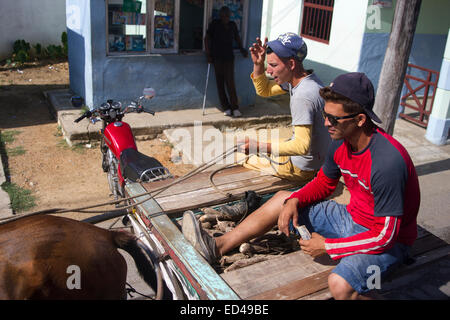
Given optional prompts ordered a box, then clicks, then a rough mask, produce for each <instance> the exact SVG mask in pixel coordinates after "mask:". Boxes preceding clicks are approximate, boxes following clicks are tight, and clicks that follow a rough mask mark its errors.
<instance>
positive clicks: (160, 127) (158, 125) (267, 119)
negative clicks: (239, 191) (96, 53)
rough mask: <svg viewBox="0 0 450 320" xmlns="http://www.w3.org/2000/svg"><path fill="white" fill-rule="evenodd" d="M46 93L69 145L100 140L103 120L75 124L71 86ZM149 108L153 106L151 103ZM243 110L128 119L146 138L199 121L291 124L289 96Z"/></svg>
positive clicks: (144, 115) (78, 112)
mask: <svg viewBox="0 0 450 320" xmlns="http://www.w3.org/2000/svg"><path fill="white" fill-rule="evenodd" d="M44 95H45V96H46V98H47V99H48V101H49V102H50V106H51V109H52V110H51V111H52V113H53V114H54V115H55V118H56V119H57V121H58V125H59V126H60V127H61V130H62V132H63V135H64V138H65V139H66V141H67V143H68V144H69V145H72V144H76V143H86V142H87V141H92V140H99V138H100V134H99V130H100V129H101V123H100V122H98V123H96V124H95V125H94V124H92V123H90V122H89V121H88V119H83V120H82V121H80V122H79V123H74V120H75V119H76V118H78V117H79V116H80V115H81V110H80V109H75V108H74V107H72V105H71V102H70V98H71V97H72V96H73V93H71V92H70V90H69V89H63V90H52V91H46V92H45V93H44ZM146 107H148V108H150V109H151V108H152V104H151V102H149V103H148V105H146ZM240 110H241V112H242V114H243V115H242V117H240V118H231V117H227V116H225V115H223V112H222V111H220V110H219V109H217V108H206V109H205V114H204V115H203V113H202V109H201V108H198V109H182V110H166V111H160V112H157V113H156V114H155V116H152V115H150V114H148V113H140V114H137V113H132V114H127V116H126V117H125V119H124V120H125V121H126V122H128V123H129V124H130V126H131V128H132V130H133V132H134V134H135V136H136V137H138V138H142V139H145V138H154V137H156V136H157V135H158V134H161V133H163V131H164V130H165V129H171V128H179V127H190V126H194V125H198V124H199V123H201V125H203V126H214V127H215V128H218V129H223V128H249V127H254V126H270V125H273V124H276V125H285V126H288V125H289V124H290V121H291V116H290V110H289V103H288V101H287V100H286V99H263V98H259V97H258V98H257V100H256V103H255V105H253V106H245V107H241V109H240Z"/></svg>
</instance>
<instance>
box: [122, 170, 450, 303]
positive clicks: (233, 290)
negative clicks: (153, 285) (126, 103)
mask: <svg viewBox="0 0 450 320" xmlns="http://www.w3.org/2000/svg"><path fill="white" fill-rule="evenodd" d="M171 182H172V179H168V180H164V181H158V182H153V183H143V184H139V183H133V184H128V185H127V186H126V188H125V189H126V192H127V194H128V196H136V195H140V194H142V193H145V192H147V191H151V190H154V189H157V188H159V187H161V186H163V185H167V184H169V183H171ZM214 184H215V185H216V186H217V188H218V189H220V190H221V191H222V192H219V191H217V190H216V189H215V188H213V187H212V185H211V183H210V176H209V173H200V174H198V175H196V176H193V177H191V178H189V179H187V180H185V181H183V182H181V183H179V184H176V185H174V186H171V187H170V188H169V189H167V190H166V191H164V192H163V193H161V194H159V195H157V196H156V198H152V199H151V200H149V201H146V202H144V203H143V204H141V205H138V206H137V210H136V213H135V216H136V221H138V222H139V223H140V225H141V226H145V230H144V228H141V230H140V231H139V232H140V233H141V236H143V237H144V236H148V235H149V234H150V235H151V237H152V238H153V239H154V240H155V242H158V246H159V247H160V252H161V253H162V254H163V255H164V257H165V258H166V259H165V260H166V261H169V260H170V261H171V267H170V269H171V270H172V272H173V273H174V274H175V277H173V278H177V279H178V283H180V284H181V286H182V287H183V288H184V292H185V294H184V297H180V298H188V299H218V300H234V299H250V300H264V299H270V300H274V299H287V300H293V299H328V298H331V294H330V292H329V290H328V284H327V278H328V275H329V274H330V272H331V271H332V269H333V268H334V266H335V264H336V263H335V262H334V261H332V260H331V259H330V258H329V257H328V256H327V255H325V256H322V257H319V258H316V259H314V258H312V257H311V256H309V255H306V254H304V253H303V252H302V251H301V250H299V251H294V252H291V253H288V254H285V255H280V256H276V257H275V258H272V259H269V260H267V261H263V262H259V263H256V264H253V265H250V266H247V267H245V268H242V269H237V270H233V271H230V272H227V273H221V274H218V273H217V272H216V271H215V270H214V269H213V268H212V267H211V266H210V265H209V264H208V263H207V262H206V261H205V260H204V258H203V257H202V256H201V255H200V254H199V253H198V252H197V251H196V250H195V249H194V248H193V247H192V246H191V245H190V243H189V242H188V241H187V240H186V239H185V238H184V237H183V235H182V233H181V231H180V228H179V226H178V223H177V219H180V217H181V215H182V214H183V212H184V211H185V210H197V209H198V208H201V207H206V206H214V205H219V204H223V203H227V202H230V201H234V200H238V199H240V198H242V196H243V194H244V192H245V191H248V190H254V191H256V192H257V193H258V194H261V195H262V194H267V195H270V194H273V193H275V192H276V191H279V190H286V189H295V188H298V187H299V186H298V185H295V184H294V183H293V182H291V181H288V180H284V179H280V178H278V177H275V176H272V175H267V174H261V173H260V172H257V171H253V170H248V169H245V168H243V167H232V168H229V169H224V170H223V171H221V172H219V173H217V174H216V175H215V176H214ZM338 189H339V190H340V191H339V192H341V193H342V190H343V188H338ZM225 193H231V194H232V196H231V197H227V196H226V195H225ZM335 196H336V195H335ZM146 197H148V196H142V197H138V198H136V199H135V201H136V202H139V201H141V200H143V199H145V198H146ZM449 252H450V250H449V246H448V245H447V243H446V242H444V241H442V240H441V239H439V238H437V237H435V236H434V235H432V234H430V233H428V232H427V231H425V230H424V229H420V230H419V237H418V239H417V241H416V242H415V244H414V246H413V256H414V258H415V260H416V261H415V263H413V264H412V265H409V266H406V267H404V268H402V269H400V271H398V272H397V273H396V277H399V276H400V275H402V274H405V273H410V272H417V271H419V272H420V270H422V269H423V267H424V266H425V265H426V264H427V263H429V262H432V261H435V260H436V259H439V258H442V257H445V256H448V254H449ZM421 268H422V269H421ZM396 277H393V278H392V279H391V280H390V281H391V282H392V281H395V278H396Z"/></svg>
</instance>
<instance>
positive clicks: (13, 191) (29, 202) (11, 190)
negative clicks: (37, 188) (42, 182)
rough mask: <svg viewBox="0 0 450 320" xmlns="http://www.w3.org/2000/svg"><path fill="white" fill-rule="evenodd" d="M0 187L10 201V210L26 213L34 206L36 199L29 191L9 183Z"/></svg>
mask: <svg viewBox="0 0 450 320" xmlns="http://www.w3.org/2000/svg"><path fill="white" fill-rule="evenodd" d="M1 187H2V189H3V190H5V192H7V193H8V195H9V198H10V200H11V209H12V210H13V211H14V212H23V211H27V210H29V209H31V208H33V207H35V206H36V197H35V196H33V194H32V192H31V191H30V190H27V189H24V188H21V187H19V186H18V185H16V184H15V183H11V182H4V183H3V184H2V185H1Z"/></svg>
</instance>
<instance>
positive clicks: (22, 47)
mask: <svg viewBox="0 0 450 320" xmlns="http://www.w3.org/2000/svg"><path fill="white" fill-rule="evenodd" d="M20 51H25V52H29V51H30V44H29V43H28V42H26V41H25V40H23V39H21V40H16V41H14V46H13V53H15V54H17V53H19V52H20Z"/></svg>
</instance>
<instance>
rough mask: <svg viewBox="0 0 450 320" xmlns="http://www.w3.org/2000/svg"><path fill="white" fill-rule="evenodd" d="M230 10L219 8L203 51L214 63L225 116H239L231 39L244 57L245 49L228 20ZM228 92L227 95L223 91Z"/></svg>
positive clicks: (235, 27)
mask: <svg viewBox="0 0 450 320" xmlns="http://www.w3.org/2000/svg"><path fill="white" fill-rule="evenodd" d="M230 16H231V11H230V9H229V8H228V7H226V6H224V7H222V8H220V10H219V19H214V20H213V21H212V22H211V23H210V25H209V27H208V30H207V31H206V37H205V51H206V55H207V57H208V63H212V64H213V65H214V71H215V74H216V84H217V91H218V94H219V99H220V104H221V106H222V108H223V110H224V111H225V112H224V114H225V115H226V116H232V117H240V116H241V115H242V114H241V112H240V111H239V105H238V98H237V94H236V85H235V81H234V53H233V41H236V43H237V44H238V46H239V49H240V50H241V53H242V55H243V56H244V58H246V57H247V56H248V52H247V50H245V49H244V48H243V47H242V42H241V38H240V36H239V32H238V29H237V26H236V23H234V22H233V21H230ZM225 86H226V91H227V92H228V96H227V94H226V92H225Z"/></svg>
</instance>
